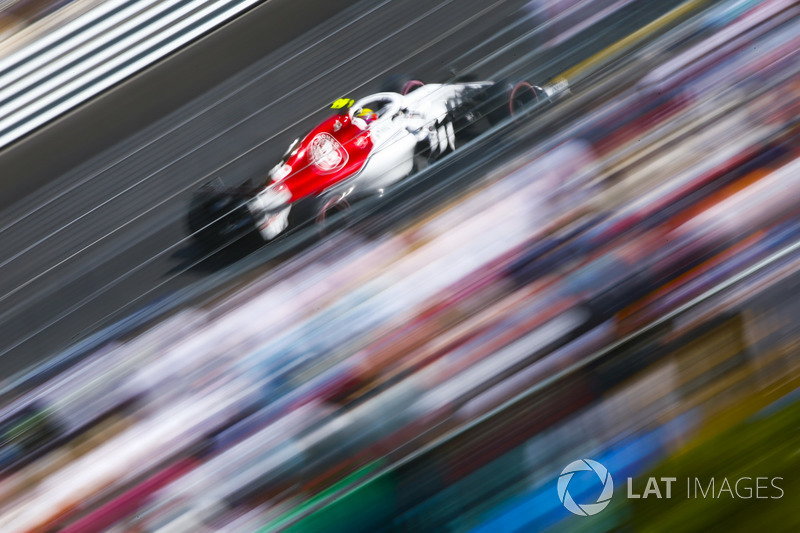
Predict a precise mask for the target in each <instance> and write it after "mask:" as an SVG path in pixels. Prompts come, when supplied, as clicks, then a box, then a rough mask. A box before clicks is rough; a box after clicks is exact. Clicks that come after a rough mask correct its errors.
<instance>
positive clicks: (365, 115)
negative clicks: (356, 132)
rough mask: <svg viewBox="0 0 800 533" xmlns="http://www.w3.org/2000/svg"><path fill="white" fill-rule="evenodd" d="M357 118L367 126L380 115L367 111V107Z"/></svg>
mask: <svg viewBox="0 0 800 533" xmlns="http://www.w3.org/2000/svg"><path fill="white" fill-rule="evenodd" d="M356 116H357V117H358V118H360V119H361V120H363V121H364V122H365V123H367V124H369V123H371V122H374V121H375V120H376V119H377V118H378V114H377V113H376V112H374V111H373V110H372V109H367V108H366V107H365V108H364V109H362V110H361V111H359V112H358V114H357V115H356Z"/></svg>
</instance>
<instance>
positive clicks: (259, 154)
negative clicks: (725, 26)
mask: <svg viewBox="0 0 800 533" xmlns="http://www.w3.org/2000/svg"><path fill="white" fill-rule="evenodd" d="M675 3H676V2H665V3H663V4H661V5H659V6H657V7H656V6H652V4H655V3H652V2H650V3H648V4H650V5H651V6H652V7H651V6H648V7H646V8H644V9H638V8H637V10H636V11H635V12H634V13H635V15H633V16H631V15H630V14H627V15H625V16H624V17H622V18H621V19H620V20H619V21H618V23H616V24H614V25H611V26H609V27H608V31H605V32H602V33H597V32H595V33H594V34H593V35H592V36H591V39H592V40H591V41H589V40H588V39H587V38H585V37H584V38H582V39H581V41H580V42H581V43H583V44H582V46H578V47H576V46H575V42H572V43H568V44H569V46H568V48H569V50H570V52H569V53H568V54H561V53H560V52H561V50H555V51H553V53H552V54H551V57H549V58H548V60H547V61H544V62H542V68H541V69H540V71H539V72H538V74H539V76H540V77H539V78H538V79H537V80H536V81H539V80H541V81H545V80H547V79H548V78H549V77H550V76H553V75H555V74H557V73H558V72H561V71H563V70H565V69H567V68H569V67H570V66H572V65H574V64H575V63H577V62H578V61H581V60H583V59H585V58H586V57H588V56H589V55H591V54H592V53H594V52H596V51H597V50H599V49H600V47H602V46H606V45H607V44H609V43H610V42H613V41H614V40H616V39H618V38H619V37H621V36H623V35H625V34H627V33H630V31H631V30H632V29H635V28H636V27H638V26H640V25H641V24H642V22H643V21H647V20H650V19H652V18H654V17H655V16H657V15H658V14H660V13H663V12H664V11H666V10H668V9H669V8H670V7H672V6H674V5H675ZM524 4H525V1H524V0H507V1H496V2H486V1H485V0H457V1H456V0H439V1H436V2H430V1H427V0H405V1H403V2H400V1H398V0H388V1H387V0H383V1H366V2H360V3H358V4H356V5H354V6H353V7H351V8H350V9H347V10H344V11H341V12H339V13H338V14H336V15H334V16H333V17H331V18H329V19H328V20H327V21H326V22H324V23H322V24H321V25H320V26H319V27H318V28H317V29H315V30H314V31H311V32H308V33H306V34H304V35H303V36H301V37H299V38H297V39H295V40H294V41H292V42H290V43H289V44H286V45H284V46H282V47H280V48H278V49H277V50H275V51H273V52H271V53H269V54H268V55H266V56H265V57H263V58H261V59H259V60H258V61H256V62H255V63H253V64H251V65H250V66H249V67H247V68H245V69H244V70H241V71H240V72H238V73H237V74H235V75H233V76H231V77H229V78H228V79H227V80H226V81H224V82H223V83H221V84H220V85H218V86H217V87H215V88H213V89H212V90H210V91H208V92H206V93H205V94H203V95H202V96H200V97H198V98H195V99H194V100H192V101H190V102H189V103H187V104H185V105H183V106H182V107H180V108H179V109H177V110H175V111H174V112H172V113H170V114H168V115H167V114H164V115H163V116H164V118H163V119H161V120H159V121H157V122H155V123H153V124H151V125H149V126H148V127H146V128H143V129H142V128H141V127H140V126H141V125H140V124H138V123H137V121H136V120H130V121H127V122H126V123H130V124H132V126H131V128H133V129H132V130H131V131H130V132H123V133H126V135H123V137H125V138H124V139H123V140H121V141H120V142H117V143H116V144H114V145H113V146H112V147H111V148H109V149H107V150H105V151H104V152H102V153H99V154H96V155H94V156H93V157H91V158H90V159H87V160H86V161H85V162H84V163H82V164H80V165H79V166H77V167H76V168H73V169H70V170H65V169H63V168H58V167H57V165H58V164H60V162H54V164H53V165H52V166H53V168H48V166H47V160H46V154H42V157H43V161H44V163H42V162H41V161H40V162H39V163H38V165H39V166H38V167H37V168H43V169H45V170H46V171H48V172H45V173H44V175H46V176H48V178H47V180H46V181H47V183H46V184H45V183H38V182H37V183H36V184H35V185H36V188H37V190H36V191H35V192H33V193H28V194H23V193H20V192H18V191H23V192H26V191H25V187H17V188H14V187H8V190H9V191H11V192H9V193H7V194H4V196H3V204H2V205H3V206H5V208H4V209H3V211H2V212H0V250H2V252H0V376H2V377H6V376H9V375H10V374H11V373H13V372H16V371H19V370H21V369H23V368H25V367H28V366H30V365H32V364H35V363H36V362H39V361H41V360H43V359H45V358H47V357H48V356H50V355H52V354H53V353H54V352H55V351H57V350H60V349H63V348H65V347H66V346H68V345H69V344H71V343H73V342H75V341H77V340H79V339H81V338H83V337H85V336H86V335H88V334H90V333H91V332H93V331H96V330H97V329H99V328H100V327H101V326H103V325H107V324H108V323H110V322H112V321H113V320H117V319H119V318H121V317H122V316H124V315H125V314H126V313H130V312H131V311H134V310H135V309H137V308H138V307H141V306H143V305H144V304H146V303H147V302H148V301H152V300H153V299H155V298H158V297H161V296H164V295H166V294H169V293H171V292H174V291H175V290H177V289H180V288H181V287H184V286H186V285H188V284H190V283H192V282H194V281H195V280H197V279H200V278H203V277H205V276H207V275H208V273H209V272H210V271H213V270H214V269H216V268H220V266H221V265H225V264H227V263H228V262H229V259H230V258H224V259H225V260H220V259H219V258H212V259H211V260H207V261H204V262H203V263H201V264H199V265H194V264H193V263H194V262H195V261H196V260H197V257H198V255H197V250H196V249H194V248H193V247H192V246H191V245H189V243H188V242H186V240H185V237H186V232H185V229H184V224H183V217H184V214H185V211H186V205H187V203H188V199H189V197H190V195H191V192H192V190H193V189H195V188H196V187H197V186H198V185H200V184H202V183H204V182H206V181H209V180H210V179H213V178H216V177H222V178H223V179H224V180H225V181H226V182H229V183H231V184H235V183H239V182H242V181H244V180H246V179H257V180H259V179H263V175H264V173H265V171H266V169H268V168H269V167H270V166H272V164H273V163H274V161H275V160H276V159H277V158H278V157H279V156H280V154H281V153H282V152H283V150H284V149H285V146H286V145H288V143H289V142H290V141H291V140H292V139H294V138H295V137H297V136H298V135H301V134H303V133H304V131H306V130H307V129H308V128H309V127H310V126H311V125H313V124H314V123H315V122H318V121H319V120H320V119H321V118H323V117H324V116H326V115H327V114H328V113H329V112H328V111H327V110H326V107H327V105H328V104H329V103H330V102H331V101H332V100H333V99H335V98H336V97H339V96H343V95H350V96H354V97H358V96H361V95H364V94H368V93H370V92H373V91H375V90H377V89H378V87H379V85H380V82H381V81H382V80H383V79H384V78H385V77H386V75H388V74H391V73H395V72H411V73H413V74H415V75H417V76H419V77H420V78H422V79H425V80H429V81H439V80H441V79H443V78H446V77H447V72H448V69H449V68H450V67H457V68H459V69H463V68H465V67H467V66H469V65H471V64H472V63H473V62H474V61H476V60H477V59H479V58H481V57H483V56H485V54H486V53H487V52H489V51H490V50H491V49H492V48H494V47H495V46H496V45H497V44H502V42H503V40H506V41H507V40H509V39H513V38H514V36H515V33H519V31H523V30H529V29H530V28H531V26H530V25H528V26H524V27H523V26H521V27H520V28H518V29H517V30H516V31H515V32H511V33H508V34H506V35H504V36H503V38H502V40H500V41H497V42H496V43H493V44H492V46H488V47H485V48H478V49H475V44H476V43H480V42H482V41H484V40H485V39H488V38H490V37H491V36H492V35H495V34H497V33H498V32H499V31H500V30H501V29H502V28H504V27H507V26H508V25H509V24H511V23H512V22H514V21H515V20H519V19H520V16H521V12H520V8H521V7H522V6H523V5H524ZM264 13H265V12H264V11H262V12H258V13H253V14H251V15H248V16H249V17H259V16H261V17H263V16H265V15H264ZM267 16H268V15H267ZM230 38H231V39H235V36H231V37H230ZM235 44H238V46H241V47H245V48H246V49H247V50H250V48H251V47H252V46H253V42H252V41H247V42H241V43H235ZM230 46H231V49H235V46H233V45H230ZM564 49H566V48H564ZM516 53H518V52H515V51H512V52H509V53H508V54H505V55H504V56H502V57H499V58H497V60H496V61H494V62H492V63H490V64H488V65H485V66H484V67H483V68H482V69H481V70H480V72H481V73H486V74H487V75H491V73H492V72H493V70H494V69H495V68H500V67H501V66H502V65H503V64H504V63H507V62H508V61H509V60H511V59H513V57H514V55H515V54H516ZM217 60H218V59H217ZM170 61H173V62H175V65H176V68H186V65H180V64H179V62H180V61H181V57H180V56H177V57H174V58H172V59H171V60H170ZM171 89H172V93H175V94H180V93H181V88H180V87H178V88H177V89H175V88H174V87H172V88H171ZM193 89H196V87H192V86H191V84H188V85H187V87H185V90H183V93H184V94H185V95H186V100H183V101H188V99H189V98H191V97H192V96H193V94H194V93H193ZM177 100H178V101H181V100H180V98H178V99H177ZM154 105H155V104H154ZM117 111H118V112H119V113H120V114H121V116H126V117H127V116H133V117H136V116H137V115H139V116H144V115H147V114H148V113H152V112H153V110H152V109H151V107H150V106H149V104H148V102H147V101H146V100H143V99H139V100H138V101H136V102H133V103H132V104H131V105H130V106H126V107H122V108H120V109H118V110H117ZM298 121H299V122H298ZM0 161H1V159H0ZM21 174H22V177H21V176H19V175H18V176H15V177H14V179H17V180H20V179H21V180H23V181H24V180H25V177H24V172H22V173H21ZM49 176H52V179H50V178H49ZM36 179H39V180H41V179H42V178H41V177H40V176H38V175H37V178H36ZM3 187H5V185H3ZM15 194H16V196H15Z"/></svg>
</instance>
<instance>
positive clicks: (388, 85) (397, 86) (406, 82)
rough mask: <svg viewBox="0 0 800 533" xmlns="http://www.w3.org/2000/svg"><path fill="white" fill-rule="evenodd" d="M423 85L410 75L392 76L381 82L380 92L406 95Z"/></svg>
mask: <svg viewBox="0 0 800 533" xmlns="http://www.w3.org/2000/svg"><path fill="white" fill-rule="evenodd" d="M423 85H424V83H423V82H421V81H420V80H419V79H417V78H415V77H414V76H411V75H410V74H392V75H391V76H389V77H387V78H386V79H385V80H383V83H382V84H381V92H384V93H399V94H408V93H410V92H411V91H413V90H415V89H417V88H419V87H422V86H423Z"/></svg>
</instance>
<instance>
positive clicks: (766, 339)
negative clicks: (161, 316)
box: [0, 0, 800, 532]
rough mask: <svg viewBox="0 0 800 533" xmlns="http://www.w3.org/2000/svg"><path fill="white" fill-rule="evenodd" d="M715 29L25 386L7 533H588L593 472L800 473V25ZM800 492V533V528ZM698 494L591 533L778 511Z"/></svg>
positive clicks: (766, 6)
mask: <svg viewBox="0 0 800 533" xmlns="http://www.w3.org/2000/svg"><path fill="white" fill-rule="evenodd" d="M624 3H625V2H622V4H624ZM605 4H608V5H609V6H611V7H613V6H614V5H616V4H614V3H611V2H606V3H605ZM605 4H604V6H605ZM700 22H701V24H700V25H699V26H697V27H698V30H697V31H696V32H695V33H694V34H693V35H692V36H691V38H689V39H686V40H684V41H683V42H682V44H681V45H680V46H671V47H669V48H665V49H658V50H652V51H651V53H650V55H649V56H648V57H647V58H646V60H642V62H640V63H639V64H635V65H633V66H631V67H630V69H635V70H636V73H637V78H638V82H637V83H636V85H635V86H634V87H632V88H631V89H625V90H621V91H620V92H619V93H618V94H613V95H609V96H608V97H607V98H605V100H604V103H603V104H602V105H599V106H597V107H596V108H594V109H592V110H591V111H590V112H588V113H587V114H586V116H585V117H584V118H583V119H582V120H581V121H580V122H579V125H578V126H577V127H572V128H570V129H569V130H567V131H561V132H555V133H554V134H553V135H552V136H551V137H550V138H548V139H546V140H545V141H543V142H542V143H539V144H537V145H534V146H531V147H530V148H529V149H527V150H526V151H525V152H524V153H523V154H522V155H519V156H517V157H516V158H515V159H514V160H513V161H509V162H507V163H506V164H505V165H504V166H503V167H502V168H497V169H495V170H494V171H492V172H491V173H489V174H488V175H486V176H485V177H484V178H483V179H482V181H481V182H480V186H478V187H476V188H473V189H471V190H470V191H469V193H468V194H465V195H463V196H461V197H459V198H457V199H453V200H452V201H450V202H449V203H448V205H446V206H444V207H442V208H440V209H438V210H437V211H436V212H434V213H428V215H427V216H426V217H424V219H421V220H417V221H414V222H413V223H411V224H409V225H407V226H406V227H404V228H402V229H397V230H396V231H393V232H391V233H388V234H385V235H383V236H380V237H375V236H370V237H367V236H365V235H359V234H358V233H354V232H343V233H339V234H335V235H333V236H332V237H331V238H329V239H327V240H325V241H323V242H322V243H321V244H320V245H319V246H317V247H314V248H312V249H310V250H307V251H305V252H303V253H301V254H299V255H298V256H296V257H293V258H292V259H291V260H289V261H287V262H285V263H283V264H282V265H281V266H279V267H278V268H276V269H274V270H272V271H271V272H269V273H266V274H264V275H263V276H261V277H260V278H258V279H256V280H254V281H251V282H250V283H248V284H247V285H245V286H244V287H242V288H240V289H238V290H237V291H236V292H235V293H233V294H229V295H227V296H225V297H222V298H220V299H218V300H216V301H214V302H213V303H211V304H208V305H205V306H203V307H200V308H193V309H188V310H184V311H181V312H179V313H177V314H174V315H172V316H171V317H169V318H167V319H165V320H163V321H162V322H160V323H158V324H156V325H154V326H152V327H150V328H148V329H147V330H146V331H143V332H141V333H140V334H138V335H136V336H134V337H131V338H128V339H125V340H118V341H115V342H113V343H110V344H108V345H106V346H104V347H103V348H101V349H100V350H98V351H97V352H95V353H93V354H91V355H89V356H88V357H86V358H85V359H83V360H82V361H81V362H80V363H78V364H76V365H74V366H73V367H71V368H69V369H68V370H66V371H64V372H62V373H60V374H58V375H56V376H53V377H51V378H49V379H47V380H46V381H44V382H43V383H40V384H37V385H36V386H35V387H33V388H28V389H24V390H20V391H18V394H17V395H16V396H15V397H14V398H12V399H10V400H9V401H7V402H6V405H4V407H3V408H2V410H0V446H2V447H1V448H0V530H2V531H4V532H11V531H50V530H55V529H59V528H63V530H65V531H74V532H78V531H81V532H85V531H102V530H111V531H117V530H119V531H128V530H130V531H164V532H167V531H170V532H171V531H186V532H190V531H192V532H195V531H206V530H207V531H212V530H225V531H248V532H249V531H257V530H258V531H274V530H282V529H289V530H292V531H322V530H324V531H342V532H352V531H379V530H381V528H385V529H386V530H394V531H421V530H431V531H444V530H448V531H468V530H475V531H487V532H488V531H517V530H520V531H530V530H545V529H560V528H569V529H575V528H578V529H579V528H581V527H588V526H585V523H581V522H580V520H581V517H572V516H571V515H570V514H569V513H568V512H567V511H566V510H565V509H564V508H563V506H561V503H560V502H559V500H558V498H557V497H556V490H555V480H556V478H557V476H558V473H559V472H560V471H561V469H562V468H563V466H565V465H566V464H568V463H569V462H571V461H573V460H575V459H578V458H581V457H594V458H596V459H597V460H599V461H600V462H602V463H603V464H604V465H606V467H608V469H609V471H610V472H612V474H614V475H615V477H616V476H617V475H619V479H620V480H622V479H624V477H625V476H632V477H635V476H639V475H644V474H645V473H649V472H651V471H656V472H659V471H661V472H667V473H670V472H677V471H681V472H686V473H687V475H700V474H699V473H697V474H695V471H697V470H698V469H701V468H702V469H703V472H715V470H714V469H715V468H717V469H719V470H718V472H719V473H718V475H720V476H722V475H725V468H728V469H730V471H733V470H736V471H746V470H747V468H748V465H756V466H753V467H752V468H757V469H761V470H770V471H781V472H783V473H784V477H785V478H786V479H787V480H790V478H792V476H791V475H790V474H791V472H792V469H793V472H795V473H796V472H797V471H798V470H797V469H798V466H800V465H798V459H797V457H798V456H797V453H796V446H795V452H794V455H791V454H789V453H782V452H781V450H783V452H785V451H786V450H787V449H788V448H786V446H782V447H781V446H778V443H777V442H775V441H776V440H777V441H780V437H777V438H773V439H772V440H768V439H767V438H766V435H782V434H783V435H786V436H787V438H790V437H789V436H791V439H794V440H793V441H792V442H794V444H795V445H796V444H797V437H796V431H797V430H796V428H797V425H798V423H800V407H798V404H797V399H798V398H797V395H796V394H795V395H794V396H792V391H794V390H795V389H796V388H797V387H798V384H799V383H798V380H799V379H800V364H798V357H797V343H798V341H799V340H800V330H798V327H797V325H796V321H795V320H793V319H794V318H795V317H797V316H798V310H797V303H796V299H795V298H794V297H793V295H794V294H796V291H797V286H798V284H799V283H800V279H799V278H798V276H797V274H796V273H795V272H796V271H797V267H798V264H800V245H798V242H799V241H800V209H798V205H800V204H799V203H798V200H800V159H798V155H800V153H798V148H799V147H800V144H799V141H800V129H798V116H799V115H800V114H799V113H798V111H800V12H798V8H797V6H795V5H794V4H793V3H792V2H785V1H783V2H782V1H775V0H766V1H764V2H761V3H755V2H742V1H735V2H723V3H721V4H719V5H718V6H717V7H715V8H713V9H712V10H711V11H709V12H706V13H705V14H704V15H703V18H702V19H701V20H700ZM555 111H556V112H557V111H558V109H556V110H555ZM792 432H794V433H792ZM772 447H776V448H775V449H773V448H772ZM778 448H780V449H778ZM720 453H724V455H725V461H724V462H723V461H722V460H721V459H719V460H717V461H716V462H715V457H716V454H720ZM770 461H772V462H770ZM693 469H695V470H693ZM761 470H760V471H761ZM796 479H797V476H794V479H792V480H791V481H790V482H788V481H787V485H786V486H785V487H784V490H785V491H786V493H787V498H786V501H782V502H777V503H772V504H771V505H772V507H770V508H769V512H770V513H771V516H772V517H773V519H774V520H775V521H776V522H775V523H776V524H778V526H776V528H775V529H776V530H780V529H782V530H786V531H797V530H798V529H799V528H800V524H798V518H797V517H796V516H794V513H793V512H792V511H791V509H792V503H791V501H792V497H791V494H792V491H794V492H795V493H796V491H797V490H800V485H798V483H797V481H796ZM619 483H620V484H619V489H618V490H625V487H624V485H623V484H622V482H621V481H620V482H619ZM794 501H795V502H796V501H797V499H796V496H795V497H794ZM679 503H680V502H677V501H674V502H672V503H670V504H664V503H663V502H662V505H661V506H659V505H656V504H655V503H653V502H652V501H651V502H647V501H645V500H641V501H640V500H625V499H624V498H616V499H615V500H614V501H613V502H612V504H611V507H610V508H609V509H608V510H607V511H605V512H604V514H603V515H599V516H600V517H602V522H597V521H595V522H593V523H592V526H591V528H592V529H593V530H597V529H598V528H599V529H609V530H611V529H618V528H620V527H625V526H629V527H633V528H634V529H655V528H663V529H664V530H667V529H668V528H670V527H671V529H675V528H677V527H678V525H679V526H680V529H681V530H687V529H689V528H696V529H697V530H698V531H700V530H707V529H708V527H709V525H711V524H713V525H715V526H719V525H720V524H727V525H728V527H729V529H741V528H749V526H751V525H752V522H748V520H746V519H744V518H742V516H744V515H747V513H748V512H749V513H750V515H757V514H758V513H759V512H761V511H760V510H759V508H758V507H757V505H758V502H757V501H755V500H753V501H752V502H750V503H749V504H748V505H749V507H748V505H744V506H743V507H742V508H739V507H737V508H736V509H737V511H736V512H731V511H730V509H728V510H727V511H726V510H725V509H726V508H725V507H724V506H726V505H727V506H728V507H730V506H731V505H732V504H731V503H730V502H722V501H715V502H690V504H686V502H683V505H679ZM703 505H705V506H703ZM780 505H783V507H781V506H780ZM720 506H723V507H722V508H721V507H720ZM748 509H749V511H748ZM598 518H599V517H598ZM751 519H754V518H752V517H751ZM598 524H601V525H598ZM676 524H677V525H676ZM749 529H751V528H749ZM749 529H748V530H749Z"/></svg>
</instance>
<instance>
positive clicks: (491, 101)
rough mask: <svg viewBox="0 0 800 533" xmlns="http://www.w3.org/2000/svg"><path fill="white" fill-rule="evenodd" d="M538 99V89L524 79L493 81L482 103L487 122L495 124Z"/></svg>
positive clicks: (514, 114)
mask: <svg viewBox="0 0 800 533" xmlns="http://www.w3.org/2000/svg"><path fill="white" fill-rule="evenodd" d="M538 101H539V89H538V88H537V87H535V86H533V85H531V84H530V83H528V82H526V81H521V82H516V83H511V82H509V81H501V82H497V83H495V84H494V85H493V86H491V87H490V88H489V89H488V90H487V92H486V99H485V101H484V103H483V104H482V105H483V107H484V109H485V113H484V114H485V116H486V117H487V118H488V119H489V123H490V124H492V125H495V124H497V123H499V122H502V121H503V120H505V119H507V118H509V117H511V118H514V117H516V116H518V114H519V113H520V112H521V111H522V110H524V109H525V108H526V107H527V106H530V105H533V104H535V103H536V102H538Z"/></svg>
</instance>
